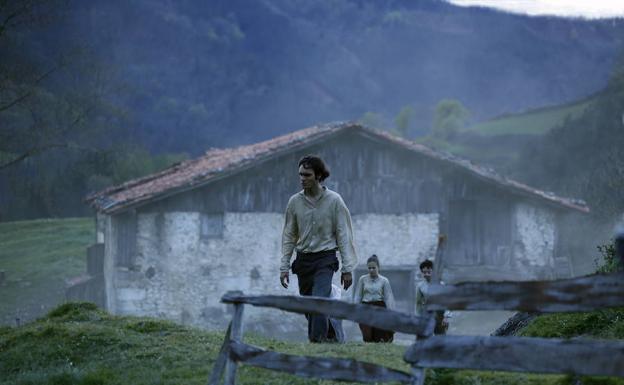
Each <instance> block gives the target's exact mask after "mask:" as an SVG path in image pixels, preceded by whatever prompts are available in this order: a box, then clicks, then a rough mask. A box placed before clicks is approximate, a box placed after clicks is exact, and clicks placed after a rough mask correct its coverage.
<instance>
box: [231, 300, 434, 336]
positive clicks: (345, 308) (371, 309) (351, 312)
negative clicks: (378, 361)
mask: <svg viewBox="0 0 624 385" xmlns="http://www.w3.org/2000/svg"><path fill="white" fill-rule="evenodd" d="M221 302H224V303H244V304H248V305H253V306H262V307H272V308H276V309H280V310H285V311H289V312H293V313H300V314H305V313H319V314H326V315H328V316H330V317H333V318H338V319H346V320H349V321H354V322H359V323H365V324H367V325H371V326H374V327H378V328H381V329H386V330H394V331H397V332H402V333H407V334H414V335H419V336H426V335H430V334H431V330H433V325H432V323H431V322H432V321H431V320H430V318H429V317H418V316H415V315H410V314H406V313H402V312H398V311H394V310H389V309H386V308H383V307H377V306H369V305H362V304H353V303H346V302H342V301H336V300H331V299H328V298H320V297H298V296H284V295H259V296H248V295H242V294H237V293H236V292H230V293H226V294H225V295H224V296H223V297H222V298H221Z"/></svg>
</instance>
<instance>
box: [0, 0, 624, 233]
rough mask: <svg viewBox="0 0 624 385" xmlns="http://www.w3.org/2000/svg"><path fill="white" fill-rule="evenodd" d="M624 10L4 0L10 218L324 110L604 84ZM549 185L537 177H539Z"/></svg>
mask: <svg viewBox="0 0 624 385" xmlns="http://www.w3.org/2000/svg"><path fill="white" fill-rule="evenodd" d="M623 39H624V20H603V21H584V20H578V19H557V18H531V17H526V16H520V15H510V14H504V13H500V12H496V11H491V10H486V9H481V8H460V7H455V6H453V5H451V4H448V3H446V2H443V1H441V0H383V1H382V0H379V1H374V0H324V1H309V0H210V1H205V0H176V1H165V0H123V1H122V0H92V1H78V0H28V1H23V2H16V1H8V2H7V1H0V74H1V76H0V221H4V220H16V219H24V218H39V217H48V216H79V215H85V214H87V213H88V212H89V211H88V210H87V208H86V207H84V206H82V205H80V204H78V202H81V200H82V198H83V197H84V196H85V194H87V193H88V192H90V191H94V190H98V189H101V188H103V187H106V186H110V185H111V184H117V183H120V182H123V181H126V180H128V179H130V178H133V177H137V176H140V175H145V174H147V173H151V172H154V171H156V170H158V169H162V167H165V166H167V165H169V164H171V163H172V162H175V161H178V160H180V159H183V158H184V157H187V156H192V157H193V156H197V155H199V154H201V153H203V152H204V151H205V150H206V149H208V148H210V147H224V146H235V145H241V144H247V143H252V142H256V141H260V140H263V139H267V138H270V137H273V136H276V135H279V134H283V133H286V132H288V131H292V130H295V129H299V128H303V127H306V126H309V125H311V124H314V123H318V122H328V121H335V120H353V119H360V118H362V117H365V116H368V117H369V118H370V117H374V119H372V121H373V122H372V123H371V119H368V120H369V122H368V123H369V124H372V125H373V126H376V127H393V126H395V125H396V126H399V124H398V123H395V119H397V121H398V120H399V119H398V118H399V117H401V113H402V111H405V110H406V108H405V107H407V106H409V111H410V113H409V114H404V115H403V117H405V116H407V115H409V119H402V123H401V126H402V128H403V132H402V134H404V135H406V136H408V137H411V138H413V137H416V136H418V135H421V134H425V133H428V132H429V128H430V127H431V125H432V115H433V111H434V107H435V106H436V105H437V104H438V102H439V101H440V100H442V99H456V100H459V101H460V102H461V103H463V105H465V106H466V108H467V110H469V111H470V112H471V114H472V120H473V121H481V120H485V119H487V118H489V117H492V116H498V115H501V114H508V113H514V112H518V111H523V110H525V109H527V108H533V107H543V106H546V105H555V104H560V103H563V102H569V101H572V100H578V99H580V98H583V97H585V96H587V95H589V94H592V93H594V92H596V91H598V90H601V89H603V88H604V87H605V85H606V84H607V80H608V79H609V75H610V73H611V71H612V68H613V66H614V63H615V62H616V60H617V58H618V56H620V54H621V52H622V51H623ZM538 187H540V186H538Z"/></svg>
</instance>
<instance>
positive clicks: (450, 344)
mask: <svg viewBox="0 0 624 385" xmlns="http://www.w3.org/2000/svg"><path fill="white" fill-rule="evenodd" d="M221 300H222V302H224V303H229V304H234V308H235V312H234V316H233V319H232V322H231V323H230V327H229V328H228V331H227V333H226V336H225V339H224V341H223V346H222V347H221V351H220V353H219V356H218V358H217V361H216V363H215V365H214V367H213V370H212V373H211V375H210V379H209V382H208V384H209V385H216V384H218V383H219V382H220V380H221V377H222V376H223V373H224V372H225V380H224V381H225V384H228V385H233V384H235V377H236V368H237V365H238V363H243V364H246V365H251V366H256V367H261V368H265V369H271V370H276V371H281V372H286V373H291V374H294V375H297V376H300V377H309V378H318V379H327V380H342V381H353V382H364V383H366V382H368V383H371V382H390V381H394V382H401V383H409V384H423V383H424V379H425V372H424V369H425V368H454V369H476V370H501V371H512V372H533V373H566V374H574V375H605V376H617V377H624V341H603V340H588V339H585V340H583V339H573V340H563V339H545V338H529V337H487V336H433V328H434V326H435V325H434V324H435V321H434V317H433V313H432V311H436V310H446V309H448V310H519V311H539V312H545V313H548V312H573V311H574V312H576V311H591V310H596V309H603V308H610V307H624V274H611V275H595V276H588V277H581V278H573V279H566V280H559V281H532V282H479V283H463V284H458V285H435V284H434V285H431V286H430V288H429V296H428V304H427V308H428V310H430V311H431V312H430V313H429V315H428V316H424V317H417V316H414V315H409V314H405V313H400V312H396V311H392V310H388V309H384V308H380V307H373V306H367V305H362V304H350V303H345V302H340V301H335V300H330V299H326V298H318V297H294V296H275V295H264V296H246V295H243V294H242V293H240V292H229V293H227V294H225V295H224V296H223V297H222V299H221ZM245 304H248V305H253V306H262V307H272V308H276V309H281V310H285V311H289V312H295V313H302V314H304V313H321V314H326V315H328V316H331V317H334V318H339V319H347V320H350V321H354V322H361V323H366V324H368V325H371V326H375V327H378V328H382V329H386V330H394V331H397V332H403V333H409V334H413V335H415V336H416V337H417V339H416V341H415V343H414V344H413V345H412V346H410V347H409V348H408V349H407V351H406V352H405V356H404V359H405V361H406V362H408V363H410V364H411V365H412V371H411V373H407V372H403V371H399V370H394V369H390V368H387V367H384V366H380V365H375V364H371V363H365V362H359V361H356V360H348V359H338V358H324V357H304V356H295V355H288V354H282V353H278V352H274V351H270V350H264V349H261V348H259V347H255V346H251V345H247V344H245V343H243V342H242V333H243V306H244V305H245Z"/></svg>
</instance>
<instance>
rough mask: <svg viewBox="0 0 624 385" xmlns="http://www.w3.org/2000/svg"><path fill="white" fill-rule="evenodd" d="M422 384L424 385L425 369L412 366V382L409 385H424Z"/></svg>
mask: <svg viewBox="0 0 624 385" xmlns="http://www.w3.org/2000/svg"><path fill="white" fill-rule="evenodd" d="M424 383H425V368H419V367H418V366H412V382H410V385H424Z"/></svg>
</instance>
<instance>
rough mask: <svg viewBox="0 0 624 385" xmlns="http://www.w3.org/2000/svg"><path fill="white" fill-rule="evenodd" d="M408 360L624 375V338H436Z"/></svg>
mask: <svg viewBox="0 0 624 385" xmlns="http://www.w3.org/2000/svg"><path fill="white" fill-rule="evenodd" d="M404 359H405V361H407V362H409V363H411V364H414V365H417V366H421V367H426V368H455V369H478V370H503V371H510V372H535V373H568V374H578V375H583V376H585V375H588V376H589V375H604V376H620V377H624V342H623V341H600V340H561V339H554V338H553V339H550V338H525V337H483V336H434V337H431V338H428V339H426V340H423V341H422V342H419V343H417V344H414V345H412V346H411V347H410V348H409V349H408V350H407V351H406V352H405V357H404Z"/></svg>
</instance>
